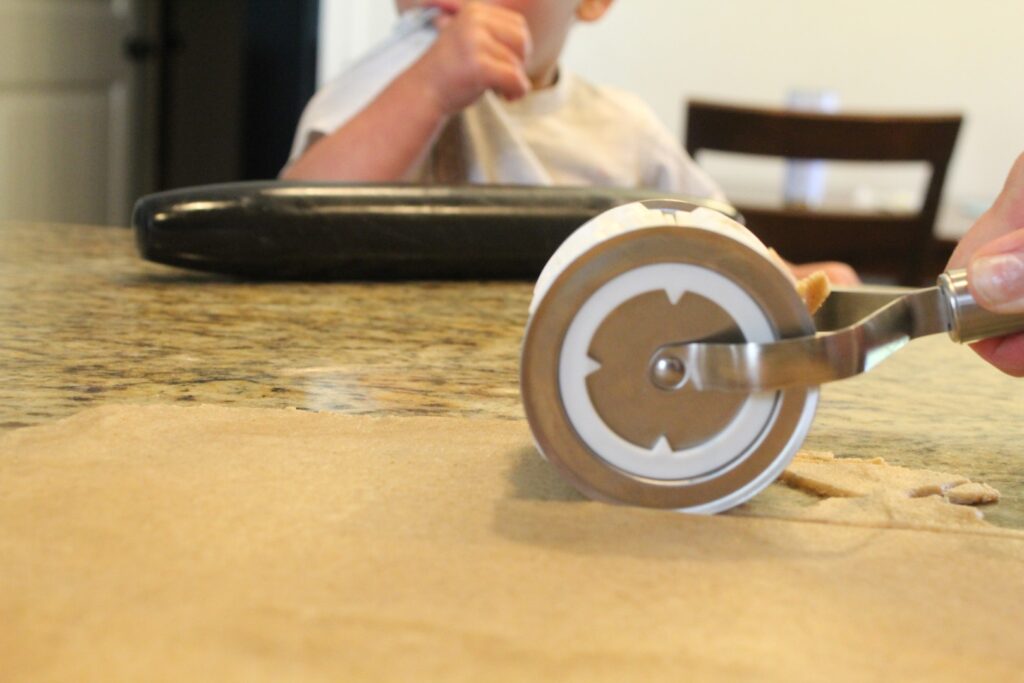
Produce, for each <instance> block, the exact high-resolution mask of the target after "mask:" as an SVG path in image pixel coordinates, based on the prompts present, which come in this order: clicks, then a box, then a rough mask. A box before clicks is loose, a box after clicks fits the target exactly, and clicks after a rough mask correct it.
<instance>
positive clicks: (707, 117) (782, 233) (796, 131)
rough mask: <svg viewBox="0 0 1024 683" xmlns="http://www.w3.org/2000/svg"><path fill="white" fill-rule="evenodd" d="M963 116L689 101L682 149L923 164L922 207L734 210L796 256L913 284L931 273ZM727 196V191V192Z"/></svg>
mask: <svg viewBox="0 0 1024 683" xmlns="http://www.w3.org/2000/svg"><path fill="white" fill-rule="evenodd" d="M962 121H963V117H962V116H960V115H959V114H950V115H930V116H912V115H869V114H845V113H844V114H823V113H810V112H800V111H794V110H788V109H769V108H755V107H742V106H734V105H727V104H720V103H713V102H707V101H699V100H693V101H690V102H688V103H687V116H686V132H685V136H684V138H685V140H686V149H687V151H688V152H689V153H690V155H691V156H693V157H694V158H697V156H698V154H699V153H700V151H701V150H716V151H722V152H735V153H741V154H751V155H763V156H774V157H784V158H789V159H827V160H844V161H873V162H894V161H899V162H905V161H917V162H925V163H927V164H928V166H930V169H931V173H930V176H929V180H928V185H927V189H926V191H925V196H924V201H923V202H922V205H921V209H920V211H919V212H917V213H907V214H893V213H888V212H887V213H866V212H860V211H856V212H854V211H850V212H836V211H817V210H811V209H808V208H806V207H783V208H781V209H776V208H769V207H756V206H743V205H739V206H737V209H739V210H740V212H742V213H743V215H744V217H745V219H746V222H747V225H748V227H750V229H751V230H753V231H754V232H755V233H756V234H757V235H758V236H759V237H760V238H761V239H762V240H763V241H764V242H765V243H766V244H768V245H769V246H771V247H774V248H775V249H777V250H778V251H779V253H781V254H782V255H783V256H785V257H786V258H787V259H789V260H791V261H818V260H823V259H836V260H841V261H846V262H847V263H850V264H851V265H853V266H854V267H855V268H856V269H857V270H859V271H861V272H863V273H867V274H874V275H882V276H887V277H895V278H896V280H897V281H898V282H900V283H901V284H912V285H917V284H921V283H923V282H925V281H926V280H927V278H928V277H931V278H932V280H934V276H935V275H937V273H926V272H924V271H925V269H926V268H927V267H928V266H927V265H926V264H928V263H933V262H934V260H935V259H934V258H929V256H930V253H929V252H930V250H931V249H932V245H933V237H932V234H933V228H934V225H935V217H936V214H937V213H938V209H939V199H940V197H941V195H942V187H943V184H944V183H945V180H946V169H947V167H948V166H949V159H950V157H951V156H952V154H953V146H954V144H955V143H956V138H957V134H958V132H959V130H960V125H961V123H962ZM725 190H726V193H727V194H728V190H729V188H725Z"/></svg>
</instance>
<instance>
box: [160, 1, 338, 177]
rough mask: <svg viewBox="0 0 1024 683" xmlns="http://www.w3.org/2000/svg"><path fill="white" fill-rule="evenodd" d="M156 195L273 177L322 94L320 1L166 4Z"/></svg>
mask: <svg viewBox="0 0 1024 683" xmlns="http://www.w3.org/2000/svg"><path fill="white" fill-rule="evenodd" d="M160 17H161V21H160V24H161V26H160V29H159V35H160V37H159V39H158V47H159V48H160V49H158V50H154V51H153V52H154V53H155V54H157V55H158V56H159V61H160V68H159V73H160V77H161V85H160V88H159V93H160V94H159V100H160V102H159V105H158V111H159V116H158V124H157V128H158V135H157V150H156V155H157V158H158V161H157V172H156V184H157V185H158V186H159V187H158V188H157V189H167V188H172V187H182V186H187V185H200V184H206V183H216V182H228V181H234V180H251V179H265V178H273V177H275V176H276V175H277V173H278V171H280V170H281V167H282V166H283V165H284V163H285V161H286V160H287V157H288V151H289V148H290V146H291V140H292V135H293V133H294V131H295V126H296V124H297V122H298V119H299V116H300V114H301V113H302V108H303V107H304V106H305V104H306V102H307V101H308V100H309V98H310V97H311V96H312V95H313V92H314V90H315V88H316V54H317V27H318V18H319V0H289V2H279V1H277V0H217V2H209V1H207V0H164V2H163V3H162V9H161V12H160Z"/></svg>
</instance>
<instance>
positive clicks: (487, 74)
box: [281, 2, 530, 182]
mask: <svg viewBox="0 0 1024 683" xmlns="http://www.w3.org/2000/svg"><path fill="white" fill-rule="evenodd" d="M529 51H530V35H529V30H528V29H527V27H526V22H525V21H524V20H523V17H522V16H521V15H520V14H518V13H516V12H513V11H511V10H508V9H505V8H503V7H499V6H495V5H488V4H484V3H475V2H474V3H469V4H467V5H466V6H465V7H463V8H462V9H461V10H459V12H458V14H456V15H455V16H454V17H453V18H452V19H451V20H450V21H448V22H446V23H445V25H444V27H443V28H442V29H441V32H440V34H439V36H438V38H437V41H436V42H435V43H434V45H433V46H431V48H430V49H429V50H428V51H427V52H426V53H425V54H424V55H423V57H421V58H420V59H419V60H418V61H417V62H415V63H414V64H413V65H412V66H410V67H409V68H408V69H407V70H406V71H405V72H403V73H402V74H400V75H399V76H398V77H397V78H396V79H395V80H394V81H392V82H391V83H390V84H389V85H388V86H387V87H386V88H385V89H384V90H383V91H381V93H380V95H378V96H377V97H376V99H374V100H373V101H372V102H371V103H370V104H369V105H367V106H366V108H365V109H363V110H362V111H361V112H359V113H358V114H356V115H355V116H354V117H353V118H352V119H350V120H349V121H348V122H346V123H345V124H344V125H342V126H341V127H340V128H338V129H337V130H335V131H334V132H332V133H331V134H329V135H326V136H324V137H322V138H320V139H319V140H317V141H316V142H314V143H313V144H311V145H310V146H309V147H308V148H307V149H306V151H305V152H303V154H302V155H301V156H300V157H299V158H298V159H296V160H295V161H294V162H293V163H292V164H290V165H289V166H288V167H287V168H285V169H284V171H282V173H281V177H283V178H287V179H301V180H349V181H370V182H373V181H376V182H386V181H392V180H398V179H401V178H402V177H403V176H404V175H405V174H406V173H407V172H408V171H409V169H410V168H412V167H413V165H414V164H415V163H416V162H417V161H419V160H420V159H421V158H422V157H423V155H424V154H425V153H426V152H427V150H428V149H429V148H430V145H431V144H432V143H433V141H434V139H435V138H436V136H437V135H438V133H439V132H440V131H441V129H442V128H443V127H444V124H445V123H446V122H447V121H448V119H449V117H451V116H452V115H453V114H456V113H458V112H460V111H462V110H463V109H464V108H465V107H467V106H469V105H470V104H472V103H473V102H475V101H476V99H477V98H479V97H480V95H482V94H483V93H484V92H485V91H487V90H494V91H495V92H497V93H498V94H499V95H502V96H503V97H506V98H509V99H516V98H519V97H522V96H523V95H525V94H526V93H527V92H528V91H529V89H530V82H529V79H528V78H527V76H526V72H525V70H524V62H525V60H526V57H527V55H528V54H529Z"/></svg>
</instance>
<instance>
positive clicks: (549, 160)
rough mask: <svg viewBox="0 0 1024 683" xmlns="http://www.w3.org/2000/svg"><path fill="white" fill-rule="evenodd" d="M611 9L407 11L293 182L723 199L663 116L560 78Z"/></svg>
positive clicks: (297, 150)
mask: <svg viewBox="0 0 1024 683" xmlns="http://www.w3.org/2000/svg"><path fill="white" fill-rule="evenodd" d="M611 2H612V0H489V1H474V0H431V1H429V2H424V3H411V2H409V0H404V1H403V0H399V2H398V5H399V8H400V9H402V8H404V7H408V6H409V5H412V4H419V5H420V7H418V8H416V9H413V10H412V11H410V12H406V13H404V14H403V17H402V19H401V20H400V21H399V23H398V25H397V27H396V29H395V31H394V32H393V33H392V35H391V37H390V38H389V39H388V40H387V41H386V42H385V43H384V44H383V45H381V46H380V47H378V48H377V49H376V50H375V51H373V52H372V53H371V54H370V55H368V56H367V57H365V58H364V59H363V60H361V61H360V62H358V63H357V64H356V65H355V66H354V67H353V68H351V69H349V70H348V71H347V72H346V73H345V74H343V75H342V76H341V77H340V78H339V79H336V80H335V81H333V82H332V83H329V84H328V85H326V86H325V87H324V88H323V89H322V90H321V91H320V92H318V93H317V95H316V96H315V97H314V98H313V100H312V101H311V102H310V104H309V106H308V107H307V109H306V111H305V113H304V114H303V117H302V120H301V122H300V124H299V130H298V132H297V134H296V139H295V145H294V148H293V151H292V159H291V162H290V163H289V165H288V166H287V167H286V168H285V170H284V171H283V172H282V176H283V177H285V178H299V179H307V180H327V179H331V180H354V181H383V182H387V181H396V180H412V181H417V182H430V183H465V182H470V183H514V184H528V185H598V186H618V187H649V188H655V189H662V190H665V191H666V192H677V193H682V194H687V195H690V196H694V197H717V198H721V193H720V192H719V190H718V188H717V187H716V186H715V184H714V183H713V182H712V181H711V179H710V178H709V177H708V176H707V175H706V174H705V173H704V172H703V171H702V170H701V169H700V168H698V167H697V166H696V164H695V163H694V162H693V161H692V160H691V159H690V158H689V157H688V156H687V155H686V153H685V152H684V151H683V150H682V149H681V147H680V145H679V144H678V143H677V142H676V140H675V139H674V138H673V137H672V135H671V134H670V133H669V132H668V131H667V130H666V129H665V128H664V126H662V125H661V124H660V123H659V122H658V120H657V119H656V117H655V116H654V114H653V112H651V111H650V109H649V108H648V107H647V106H646V105H645V104H643V103H642V102H641V101H640V100H639V99H638V98H636V97H634V96H632V95H629V94H627V93H623V92H619V91H615V90H612V89H610V88H603V87H597V86H594V85H591V84H590V83H587V82H586V81H584V80H583V79H581V78H580V77H578V76H576V75H575V74H571V73H568V72H566V71H564V70H560V69H559V66H558V60H559V56H560V55H561V52H562V48H563V46H564V44H565V41H566V38H567V36H568V33H569V30H570V28H571V27H572V25H573V24H574V23H576V22H593V21H597V20H598V19H600V18H601V17H602V16H603V15H604V14H605V12H606V11H607V10H608V7H609V6H610V5H611Z"/></svg>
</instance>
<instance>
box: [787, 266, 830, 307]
mask: <svg viewBox="0 0 1024 683" xmlns="http://www.w3.org/2000/svg"><path fill="white" fill-rule="evenodd" d="M796 292H797V294H799V295H800V298H801V299H803V300H804V305H805V306H807V310H808V311H810V313H811V315H814V314H815V313H816V312H817V311H818V309H819V308H821V305H822V304H823V303H825V299H827V298H828V295H829V294H831V293H832V286H831V284H830V283H829V281H828V275H826V274H825V271H823V270H816V271H814V272H813V273H811V274H810V275H808V276H807V277H805V278H803V279H802V280H798V281H797V283H796Z"/></svg>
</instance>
